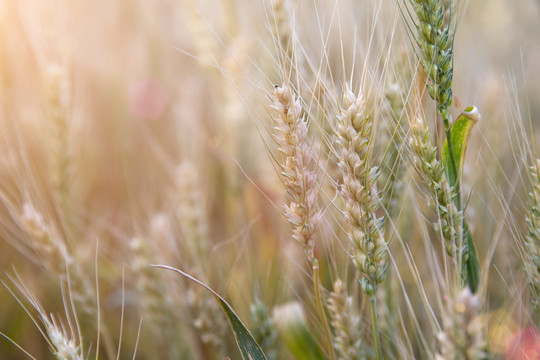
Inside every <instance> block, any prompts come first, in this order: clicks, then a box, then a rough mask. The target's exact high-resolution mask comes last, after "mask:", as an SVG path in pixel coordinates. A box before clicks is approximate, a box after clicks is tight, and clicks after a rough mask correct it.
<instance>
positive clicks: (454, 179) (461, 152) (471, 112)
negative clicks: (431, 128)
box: [442, 106, 480, 293]
mask: <svg viewBox="0 0 540 360" xmlns="http://www.w3.org/2000/svg"><path fill="white" fill-rule="evenodd" d="M478 120H480V112H479V111H478V108H477V107H476V106H470V107H468V108H467V109H465V111H463V113H461V115H460V116H459V117H458V118H457V119H456V121H455V122H454V123H453V124H452V127H451V128H450V139H451V141H452V148H453V150H454V156H455V160H456V166H457V174H456V173H455V172H454V167H453V166H452V160H451V159H450V152H449V150H448V143H447V142H446V141H445V142H444V146H443V152H442V164H443V166H444V169H445V171H446V176H447V179H448V182H449V185H450V186H451V187H454V186H455V185H456V184H457V183H458V182H460V181H461V173H462V169H463V163H464V161H465V152H466V151H467V145H468V143H469V139H470V137H471V132H472V128H473V127H474V124H476V123H477V122H478ZM463 228H464V229H463V230H464V233H463V234H464V238H465V240H466V241H467V248H468V258H467V262H466V263H465V264H464V266H465V269H464V270H465V271H466V273H467V283H468V284H469V288H470V289H471V292H473V293H475V292H476V291H477V290H478V286H479V283H480V263H479V261H478V255H477V253H476V248H475V246H474V242H473V239H472V235H471V232H470V231H469V226H468V225H467V222H466V221H465V220H463Z"/></svg>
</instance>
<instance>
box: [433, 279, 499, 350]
mask: <svg viewBox="0 0 540 360" xmlns="http://www.w3.org/2000/svg"><path fill="white" fill-rule="evenodd" d="M481 305H482V303H481V301H480V298H479V296H478V295H473V294H472V293H471V291H470V290H469V288H465V289H463V290H461V292H460V293H459V294H458V295H457V296H456V297H455V298H452V299H449V301H448V308H447V309H446V312H445V313H444V314H443V331H442V332H441V333H439V334H438V336H437V337H438V340H439V345H440V350H439V352H438V354H436V355H435V359H436V360H458V359H466V360H483V359H487V358H488V356H487V352H486V347H487V343H486V340H485V336H484V328H485V324H484V322H483V318H482V316H481V314H480V312H481Z"/></svg>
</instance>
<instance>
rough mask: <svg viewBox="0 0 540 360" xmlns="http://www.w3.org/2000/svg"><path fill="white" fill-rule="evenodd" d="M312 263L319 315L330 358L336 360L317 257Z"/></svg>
mask: <svg viewBox="0 0 540 360" xmlns="http://www.w3.org/2000/svg"><path fill="white" fill-rule="evenodd" d="M311 263H312V265H313V287H314V290H315V302H316V304H317V310H318V311H319V317H320V318H321V321H322V324H323V328H324V337H325V341H326V347H327V353H328V355H329V356H330V360H336V355H335V354H334V346H333V345H332V337H331V335H330V326H329V325H328V320H327V319H326V315H325V314H324V307H323V303H322V298H321V290H320V282H321V280H320V275H319V262H318V261H317V259H316V258H313V259H312V260H311Z"/></svg>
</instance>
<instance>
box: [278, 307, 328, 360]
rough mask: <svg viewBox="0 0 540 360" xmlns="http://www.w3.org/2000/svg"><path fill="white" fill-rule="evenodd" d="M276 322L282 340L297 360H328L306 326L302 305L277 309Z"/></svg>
mask: <svg viewBox="0 0 540 360" xmlns="http://www.w3.org/2000/svg"><path fill="white" fill-rule="evenodd" d="M274 320H275V324H276V327H277V329H278V331H279V335H280V337H281V339H282V340H283V342H284V343H285V345H287V348H288V349H289V351H290V352H291V354H292V355H293V356H294V358H295V359H296V360H326V357H325V356H324V355H323V352H322V350H321V348H320V347H319V344H317V341H315V339H314V338H313V336H312V335H311V332H310V331H309V330H308V328H307V326H306V320H305V317H304V314H303V309H302V307H301V305H300V304H298V303H296V302H293V303H288V304H285V305H283V306H281V307H279V308H277V309H275V315H274Z"/></svg>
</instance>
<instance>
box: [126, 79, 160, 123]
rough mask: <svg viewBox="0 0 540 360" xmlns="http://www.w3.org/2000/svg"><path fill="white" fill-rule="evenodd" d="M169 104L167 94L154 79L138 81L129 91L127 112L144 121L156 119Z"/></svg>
mask: <svg viewBox="0 0 540 360" xmlns="http://www.w3.org/2000/svg"><path fill="white" fill-rule="evenodd" d="M169 102H170V95H169V92H168V91H167V90H166V89H165V88H164V87H163V86H162V85H161V84H160V83H159V82H158V81H157V80H156V79H145V80H142V81H139V82H137V83H135V84H133V85H131V87H130V89H129V111H130V112H131V113H132V114H133V115H135V116H138V117H141V118H144V119H149V120H156V119H158V118H159V117H160V116H161V115H162V114H163V112H164V111H165V108H167V105H169Z"/></svg>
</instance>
